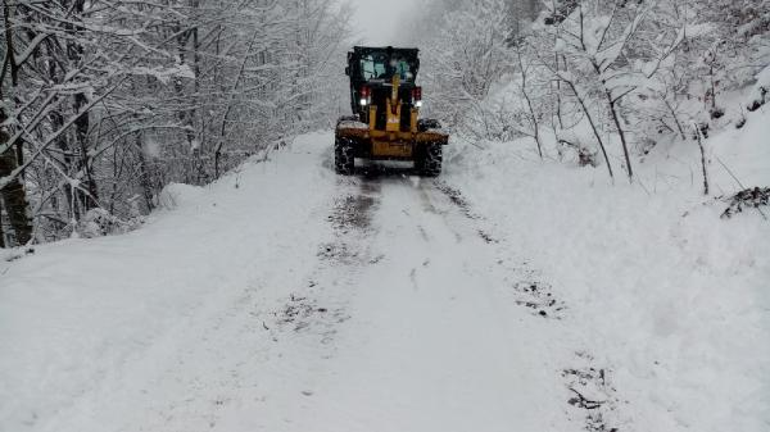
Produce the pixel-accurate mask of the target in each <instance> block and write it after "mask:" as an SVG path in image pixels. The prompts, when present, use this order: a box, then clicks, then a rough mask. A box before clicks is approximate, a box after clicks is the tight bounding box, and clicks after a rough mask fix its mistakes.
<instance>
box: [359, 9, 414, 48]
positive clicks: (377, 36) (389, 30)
mask: <svg viewBox="0 0 770 432" xmlns="http://www.w3.org/2000/svg"><path fill="white" fill-rule="evenodd" d="M415 3H418V2H416V1H415V0H355V1H354V2H353V4H354V5H355V7H356V9H357V11H356V15H355V20H354V27H355V30H356V34H355V36H356V38H355V39H360V40H362V42H363V43H365V44H368V45H383V46H385V45H398V44H399V42H400V39H399V35H398V28H399V25H398V22H399V18H401V17H403V16H405V15H407V14H408V13H409V11H410V9H411V8H414V7H415V6H414V5H415Z"/></svg>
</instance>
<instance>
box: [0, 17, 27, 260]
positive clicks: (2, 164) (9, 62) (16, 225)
mask: <svg viewBox="0 0 770 432" xmlns="http://www.w3.org/2000/svg"><path fill="white" fill-rule="evenodd" d="M14 12H15V11H14V10H13V6H11V5H9V4H8V2H3V19H4V24H5V33H4V36H5V52H6V57H7V58H6V64H5V65H4V67H6V66H8V67H10V69H11V94H10V95H9V96H10V97H8V99H9V100H11V101H13V102H15V101H16V99H15V97H14V95H13V90H15V88H16V87H17V86H18V67H17V65H16V60H15V59H14V47H13V30H12V28H13V27H12V26H11V24H12V23H11V21H12V19H11V18H12V16H13V14H14ZM2 84H3V83H0V86H2ZM3 99H5V89H4V88H3V87H0V100H3ZM7 120H8V114H7V113H6V111H5V109H2V108H0V124H4V123H5V122H6V121H7ZM9 139H10V135H9V134H8V131H7V129H6V128H5V127H3V128H0V145H3V144H5V143H7V142H8V140H9ZM18 150H19V149H18V147H17V148H16V149H8V150H7V151H6V152H5V153H3V154H0V178H3V177H7V176H10V175H14V174H15V173H14V170H16V169H17V168H18V167H19V161H18V158H17V151H18ZM0 197H2V200H3V201H4V203H5V210H6V213H7V214H8V222H9V224H10V226H11V229H13V233H14V235H15V237H16V244H18V245H24V244H26V243H28V242H29V241H30V240H31V239H32V223H31V220H30V218H29V215H28V214H27V207H28V205H27V195H26V193H25V192H24V185H23V184H22V183H21V181H20V180H19V176H18V175H17V176H16V177H14V178H13V179H12V180H11V181H10V182H9V183H8V184H7V185H6V186H5V187H4V188H3V189H2V190H0ZM0 242H2V243H0V246H3V247H5V240H4V239H3V233H2V229H1V228H0Z"/></svg>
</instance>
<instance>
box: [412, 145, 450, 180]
mask: <svg viewBox="0 0 770 432" xmlns="http://www.w3.org/2000/svg"><path fill="white" fill-rule="evenodd" d="M416 156H417V157H416V158H415V161H414V164H415V167H416V168H417V171H418V173H419V174H420V175H421V176H423V177H438V176H439V175H440V174H441V165H442V162H443V160H444V148H443V146H442V145H441V144H425V145H424V146H423V147H422V148H420V149H419V151H418V152H417V155H416Z"/></svg>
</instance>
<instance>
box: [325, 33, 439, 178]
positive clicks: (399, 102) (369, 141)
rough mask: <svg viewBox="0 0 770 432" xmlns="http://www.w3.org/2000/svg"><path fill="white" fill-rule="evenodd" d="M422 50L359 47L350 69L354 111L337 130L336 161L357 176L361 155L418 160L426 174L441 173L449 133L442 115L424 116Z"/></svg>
mask: <svg viewBox="0 0 770 432" xmlns="http://www.w3.org/2000/svg"><path fill="white" fill-rule="evenodd" d="M418 53H419V50H417V49H413V48H393V47H386V48H371V47H354V48H353V51H351V52H349V53H348V66H347V68H346V69H345V74H346V75H347V76H348V77H350V102H351V109H352V111H353V115H352V116H346V117H342V118H340V119H339V121H338V122H337V127H336V130H335V143H334V166H335V170H336V171H337V173H338V174H342V175H351V174H353V173H354V171H355V160H356V158H359V159H368V160H395V161H412V162H414V166H415V169H416V170H417V172H418V173H419V174H420V175H423V176H426V177H436V176H438V175H439V174H441V165H442V160H443V146H445V145H446V144H448V142H449V136H448V135H447V134H445V133H443V132H442V131H441V126H440V124H439V123H438V121H436V120H430V119H422V118H420V108H422V105H423V101H422V87H420V86H418V85H417V84H416V79H417V73H418V71H419V69H420V60H419V57H418Z"/></svg>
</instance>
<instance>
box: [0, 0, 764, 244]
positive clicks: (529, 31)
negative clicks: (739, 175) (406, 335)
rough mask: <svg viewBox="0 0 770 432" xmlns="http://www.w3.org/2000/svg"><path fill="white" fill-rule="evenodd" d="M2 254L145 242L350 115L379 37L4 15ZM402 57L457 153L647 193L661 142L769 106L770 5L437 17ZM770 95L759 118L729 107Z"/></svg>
mask: <svg viewBox="0 0 770 432" xmlns="http://www.w3.org/2000/svg"><path fill="white" fill-rule="evenodd" d="M3 5H4V7H3V17H4V18H3V26H4V28H3V33H2V35H3V36H2V37H3V39H2V42H3V43H2V44H0V50H2V54H3V58H4V60H3V68H2V77H1V79H0V84H2V87H1V88H0V98H1V99H2V105H1V106H0V119H2V122H1V124H2V133H1V134H0V154H1V155H2V158H0V161H2V163H1V164H0V190H2V197H3V199H2V200H0V204H1V205H2V212H1V214H2V223H0V229H2V231H3V232H2V235H0V246H12V245H25V244H29V243H30V242H33V243H34V242H49V241H52V240H57V239H61V238H66V237H69V236H72V235H73V234H74V235H79V234H87V233H86V231H88V230H87V229H85V228H84V227H85V226H92V223H93V222H96V223H97V225H98V226H100V227H106V228H104V229H103V230H107V231H110V232H123V231H126V230H131V229H132V228H133V227H135V226H136V225H138V224H141V221H142V218H143V215H146V214H148V213H149V212H151V211H152V210H153V209H154V208H155V207H156V205H157V197H158V194H159V193H160V191H161V190H162V189H163V187H164V186H166V185H167V184H170V183H186V184H192V185H203V184H207V183H209V182H211V181H212V180H215V179H217V178H219V177H220V176H221V175H222V174H223V173H225V172H228V171H229V170H231V169H233V168H234V167H237V166H238V165H239V164H240V163H242V162H243V161H244V160H245V159H247V158H249V157H260V155H261V157H264V156H265V153H267V152H270V151H272V150H273V149H276V148H280V147H281V146H283V145H286V144H287V143H288V142H290V141H291V139H292V137H294V136H297V135H298V134H301V133H304V132H308V131H312V130H317V129H324V128H327V129H328V128H330V127H331V125H333V122H334V121H335V119H336V118H337V117H339V116H340V115H343V114H346V111H347V108H346V106H347V98H348V93H347V90H346V87H345V86H346V82H345V80H344V78H345V77H344V75H342V73H341V70H342V67H343V65H344V55H345V52H346V51H347V50H348V49H349V48H350V46H351V45H353V44H355V43H356V41H357V40H358V39H356V38H359V39H360V38H361V37H362V36H365V35H361V34H355V32H354V31H353V30H352V28H353V26H352V25H351V16H352V10H353V8H354V7H355V5H354V4H341V3H337V2H335V1H332V0H292V1H275V0H241V1H236V2H231V1H219V0H163V1H160V0H158V1H146V2H133V1H121V0H110V1H104V0H95V1H85V0H55V1H46V2H38V1H32V0H29V1H28V0H6V1H4V3H3ZM415 9H416V12H415V13H410V14H409V15H408V16H406V17H404V19H403V20H402V21H401V22H399V23H394V25H396V26H398V27H399V29H400V30H399V34H400V35H401V37H400V39H401V40H397V41H395V42H397V43H401V44H406V45H412V46H417V47H419V48H420V49H421V50H422V53H423V65H424V67H423V75H422V81H423V83H424V86H425V87H426V94H427V95H428V96H427V97H428V99H429V100H428V102H429V103H428V105H427V107H428V108H427V111H429V113H430V114H431V115H433V116H435V117H437V118H439V119H440V120H441V121H442V123H443V124H444V126H445V127H446V128H447V129H448V130H451V131H452V132H453V133H454V134H456V135H458V136H464V137H468V138H469V139H471V140H495V141H500V142H506V141H511V140H513V139H516V138H520V137H530V138H531V143H532V146H533V148H535V149H536V150H537V152H538V154H539V156H540V157H541V158H549V157H557V158H560V159H565V158H566V159H570V160H572V159H574V160H577V161H578V162H579V163H580V164H582V165H591V166H597V167H598V166H602V169H603V170H606V172H607V174H608V176H609V177H611V178H612V179H622V178H627V179H628V180H630V181H632V182H633V180H634V167H635V165H636V164H637V163H638V162H639V160H640V158H643V157H644V155H646V154H647V153H648V152H649V151H650V150H651V149H652V148H654V147H655V146H656V145H659V144H660V143H672V142H679V143H683V144H681V145H692V143H693V142H694V143H699V145H700V146H701V153H702V156H703V164H702V165H703V168H702V171H703V173H702V177H703V180H702V181H703V183H704V192H705V193H706V194H708V193H709V184H708V173H707V171H708V169H707V165H708V163H710V162H712V161H710V160H709V150H708V148H704V147H705V146H704V145H703V138H705V137H707V136H708V135H709V132H710V131H714V130H719V129H721V128H724V127H728V126H735V127H741V126H742V125H743V123H745V114H746V113H748V112H752V111H755V110H757V109H759V108H760V107H761V106H762V105H763V104H764V103H765V102H766V100H767V99H768V96H767V93H768V88H770V71H768V64H770V3H768V1H767V0H738V1H734V0H712V1H698V0H685V1H680V0H676V1H674V0H658V1H647V0H547V1H544V2H538V1H536V0H528V1H523V0H516V1H510V0H480V1H476V2H472V3H470V2H462V1H457V0H425V1H423V2H422V4H421V7H420V8H417V7H415ZM746 87H753V91H752V93H751V95H752V96H751V97H750V98H749V99H747V100H739V101H736V100H733V98H731V97H730V95H731V94H732V93H731V92H734V91H736V90H737V89H742V88H746Z"/></svg>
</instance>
